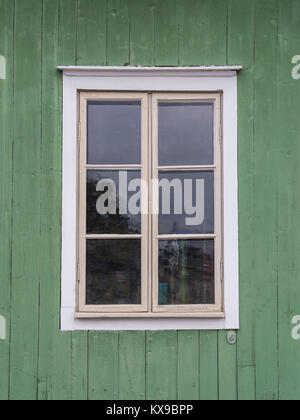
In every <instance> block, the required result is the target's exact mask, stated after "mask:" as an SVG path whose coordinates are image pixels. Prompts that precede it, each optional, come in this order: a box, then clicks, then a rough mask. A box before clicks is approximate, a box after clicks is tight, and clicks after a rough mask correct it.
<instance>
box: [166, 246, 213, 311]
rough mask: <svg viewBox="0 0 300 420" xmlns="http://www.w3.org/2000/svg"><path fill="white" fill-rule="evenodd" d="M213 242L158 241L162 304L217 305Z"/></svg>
mask: <svg viewBox="0 0 300 420" xmlns="http://www.w3.org/2000/svg"><path fill="white" fill-rule="evenodd" d="M214 271H215V268H214V240H213V239H210V240H189V241H183V240H179V241H160V242H159V302H158V304H159V305H202V304H214V303H215V284H214V277H215V276H214Z"/></svg>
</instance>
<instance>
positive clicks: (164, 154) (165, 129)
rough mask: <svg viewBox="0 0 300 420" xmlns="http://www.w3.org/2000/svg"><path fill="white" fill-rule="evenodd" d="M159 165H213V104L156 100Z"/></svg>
mask: <svg viewBox="0 0 300 420" xmlns="http://www.w3.org/2000/svg"><path fill="white" fill-rule="evenodd" d="M158 144H159V146H158V156H159V166H184V165H188V166H191V165H213V163H214V146H213V144H214V105H213V103H203V102H177V103H176V102H160V103H159V112H158Z"/></svg>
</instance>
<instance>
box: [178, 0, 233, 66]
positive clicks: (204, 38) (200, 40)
mask: <svg viewBox="0 0 300 420" xmlns="http://www.w3.org/2000/svg"><path fill="white" fill-rule="evenodd" d="M216 19H217V20H216ZM226 32H227V1H224V0H201V1H198V0H184V19H183V23H182V34H181V44H180V56H181V64H182V65H184V66H194V65H225V64H226V38H227V33H226Z"/></svg>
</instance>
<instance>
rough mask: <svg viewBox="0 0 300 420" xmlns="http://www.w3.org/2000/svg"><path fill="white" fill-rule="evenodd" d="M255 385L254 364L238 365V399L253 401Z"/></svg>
mask: <svg viewBox="0 0 300 420" xmlns="http://www.w3.org/2000/svg"><path fill="white" fill-rule="evenodd" d="M255 385H256V383H255V366H239V371H238V399H239V400H240V401H254V400H255V398H256V396H255Z"/></svg>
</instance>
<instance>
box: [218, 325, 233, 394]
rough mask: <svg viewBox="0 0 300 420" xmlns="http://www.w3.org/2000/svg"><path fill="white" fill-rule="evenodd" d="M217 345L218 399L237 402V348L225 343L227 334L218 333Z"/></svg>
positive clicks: (224, 332)
mask: <svg viewBox="0 0 300 420" xmlns="http://www.w3.org/2000/svg"><path fill="white" fill-rule="evenodd" d="M218 345H219V399H220V400H221V401H235V400H237V346H236V344H234V345H230V344H228V341H227V332H226V331H220V332H219V333H218Z"/></svg>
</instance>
